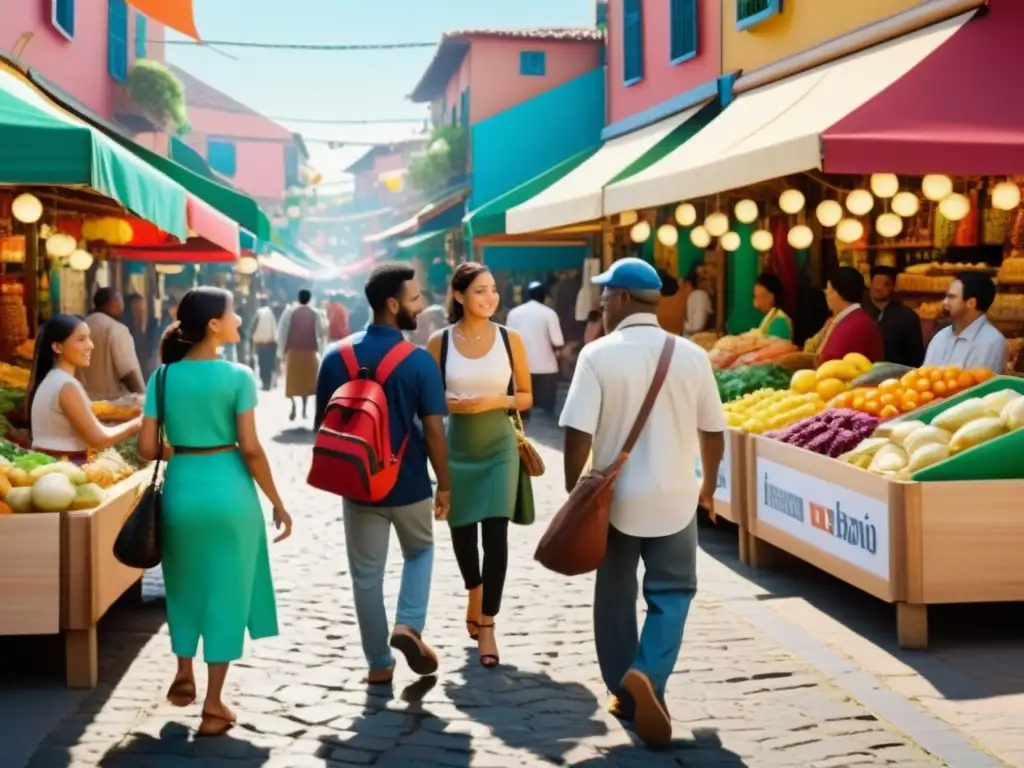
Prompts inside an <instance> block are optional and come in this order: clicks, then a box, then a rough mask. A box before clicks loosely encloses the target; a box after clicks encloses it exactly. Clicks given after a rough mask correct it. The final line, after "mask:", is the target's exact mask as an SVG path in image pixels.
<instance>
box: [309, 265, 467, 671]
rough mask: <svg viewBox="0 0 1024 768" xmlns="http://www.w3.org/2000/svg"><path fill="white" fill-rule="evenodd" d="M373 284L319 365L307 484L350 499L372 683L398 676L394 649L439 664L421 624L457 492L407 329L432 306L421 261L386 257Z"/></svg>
mask: <svg viewBox="0 0 1024 768" xmlns="http://www.w3.org/2000/svg"><path fill="white" fill-rule="evenodd" d="M365 292H366V298H367V301H368V302H369V304H370V308H371V310H372V311H373V322H372V323H371V324H370V325H369V326H368V327H367V328H366V330H365V331H360V332H358V333H355V334H353V335H351V336H349V337H348V338H347V339H345V340H344V341H342V342H341V343H340V344H338V345H336V346H335V347H333V348H332V349H330V351H328V352H327V353H326V354H325V355H324V359H323V362H322V363H321V364H320V372H319V375H318V377H317V396H316V426H317V437H316V442H315V444H314V447H313V462H312V467H311V469H310V473H309V483H310V485H312V486H313V487H315V488H319V489H321V490H325V491H327V492H329V493H333V494H335V495H338V496H341V497H342V498H343V510H344V522H345V548H346V550H347V553H348V563H349V572H350V574H351V577H352V588H353V592H354V595H355V604H356V618H357V620H358V622H359V634H360V636H361V639H362V644H363V652H364V653H365V655H366V660H367V661H368V662H369V666H370V672H369V675H368V676H367V682H368V683H370V684H389V683H390V682H391V678H392V675H393V673H394V666H395V659H394V655H393V654H392V652H391V649H392V648H394V649H396V650H398V651H399V652H401V653H402V654H403V655H404V656H405V659H406V661H407V662H408V664H409V667H410V668H411V669H412V670H413V671H414V672H415V673H417V674H419V675H429V674H433V673H434V672H435V671H436V670H437V667H438V658H437V653H436V652H435V651H434V649H433V648H431V647H430V645H428V644H427V643H426V642H425V641H424V640H423V638H422V632H423V628H424V625H425V623H426V616H427V604H428V601H429V598H430V577H431V571H432V569H433V563H434V538H433V521H434V518H435V517H436V518H437V519H439V520H443V519H444V518H445V517H446V516H447V514H448V509H449V506H450V499H451V478H450V476H449V472H448V450H447V444H446V441H445V433H444V417H445V415H446V413H447V405H446V401H445V393H444V385H443V384H442V382H441V372H440V370H438V367H437V364H436V363H435V362H434V359H433V358H432V357H431V356H430V353H429V352H427V351H426V350H424V349H420V348H418V347H416V346H415V345H414V344H412V343H410V342H408V341H406V340H405V339H404V338H403V336H402V333H403V331H413V330H415V329H416V317H417V315H419V314H420V312H422V311H423V309H424V302H423V297H422V296H421V295H420V287H419V283H418V281H417V280H416V273H415V271H414V270H413V268H412V267H411V266H409V265H408V264H406V263H401V262H392V263H384V264H379V265H378V266H377V267H376V268H375V269H374V270H373V272H372V273H371V274H370V277H369V279H368V280H367V281H366V287H365ZM417 419H418V421H419V422H420V423H421V424H422V429H421V428H420V426H419V424H417ZM428 460H429V462H430V464H431V466H432V467H433V469H434V475H435V476H436V478H437V493H436V495H435V494H432V489H431V482H430V475H429V473H428V471H427V461H428ZM432 496H433V498H432ZM392 527H394V529H395V532H396V534H397V535H398V541H399V543H400V544H401V547H402V554H403V556H404V560H405V563H404V565H403V568H402V582H401V588H400V591H399V596H398V615H397V616H396V621H395V626H394V630H393V631H392V632H391V633H390V636H389V632H388V617H387V613H386V611H385V609H384V569H385V566H386V563H387V554H388V539H389V537H390V533H391V528H392ZM389 646H390V647H389Z"/></svg>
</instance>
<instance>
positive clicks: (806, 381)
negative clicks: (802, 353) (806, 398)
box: [789, 371, 818, 395]
mask: <svg viewBox="0 0 1024 768" xmlns="http://www.w3.org/2000/svg"><path fill="white" fill-rule="evenodd" d="M789 386H790V388H791V389H792V390H793V391H794V392H799V393H800V394H801V395H806V394H808V393H810V392H814V391H815V388H816V387H817V386H818V377H817V375H815V373H814V371H797V372H796V373H794V374H793V378H792V379H791V380H790V382H789Z"/></svg>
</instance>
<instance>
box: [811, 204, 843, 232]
mask: <svg viewBox="0 0 1024 768" xmlns="http://www.w3.org/2000/svg"><path fill="white" fill-rule="evenodd" d="M814 215H815V216H817V217H818V223H819V224H821V226H823V227H834V226H835V225H836V224H838V223H839V221H840V219H842V218H843V206H841V205H840V204H839V203H838V202H837V201H835V200H822V201H821V202H820V203H818V208H817V210H815V212H814Z"/></svg>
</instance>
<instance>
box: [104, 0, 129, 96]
mask: <svg viewBox="0 0 1024 768" xmlns="http://www.w3.org/2000/svg"><path fill="white" fill-rule="evenodd" d="M108 2H109V5H108V12H107V71H108V72H110V76H111V77H112V78H114V80H116V81H117V82H119V83H123V82H125V81H126V80H127V79H128V5H127V4H126V3H125V0H108Z"/></svg>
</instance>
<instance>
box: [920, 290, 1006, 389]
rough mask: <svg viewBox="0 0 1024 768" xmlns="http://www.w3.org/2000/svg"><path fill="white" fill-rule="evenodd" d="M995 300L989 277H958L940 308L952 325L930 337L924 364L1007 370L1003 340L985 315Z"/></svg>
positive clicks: (1000, 372) (997, 370)
mask: <svg viewBox="0 0 1024 768" xmlns="http://www.w3.org/2000/svg"><path fill="white" fill-rule="evenodd" d="M995 299H996V286H995V283H993V282H992V278H990V277H989V276H988V275H986V274H984V273H981V272H961V273H960V274H959V275H957V276H956V280H954V281H953V282H952V283H950V284H949V288H948V289H947V290H946V298H944V299H943V300H942V309H943V310H944V311H945V313H946V314H947V315H948V316H949V318H950V319H951V320H952V321H953V324H952V325H950V326H949V327H947V328H943V329H942V330H941V331H939V332H938V333H936V334H935V336H934V337H933V338H932V340H931V343H929V344H928V352H927V354H925V356H924V363H925V365H941V366H946V365H959V366H960V367H961V368H963V369H965V370H966V369H968V368H985V369H987V370H990V371H992V372H993V373H996V374H1002V373H1003V372H1004V368H1005V367H1006V338H1005V337H1004V336H1003V334H1001V333H1000V332H999V331H998V330H997V329H996V327H995V326H994V325H992V323H990V322H989V321H988V318H987V317H986V316H985V313H986V312H988V310H989V307H991V306H992V302H994V301H995Z"/></svg>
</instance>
